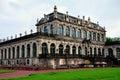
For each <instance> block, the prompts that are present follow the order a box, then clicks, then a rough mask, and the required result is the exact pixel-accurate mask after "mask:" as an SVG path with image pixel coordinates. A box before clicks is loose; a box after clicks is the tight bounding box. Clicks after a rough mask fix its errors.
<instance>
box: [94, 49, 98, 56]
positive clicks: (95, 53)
mask: <svg viewBox="0 0 120 80" xmlns="http://www.w3.org/2000/svg"><path fill="white" fill-rule="evenodd" d="M96 55H97V52H96V48H94V56H96Z"/></svg>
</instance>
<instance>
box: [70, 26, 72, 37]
mask: <svg viewBox="0 0 120 80" xmlns="http://www.w3.org/2000/svg"><path fill="white" fill-rule="evenodd" d="M69 29H70V37H72V27H71V26H70V27H69Z"/></svg>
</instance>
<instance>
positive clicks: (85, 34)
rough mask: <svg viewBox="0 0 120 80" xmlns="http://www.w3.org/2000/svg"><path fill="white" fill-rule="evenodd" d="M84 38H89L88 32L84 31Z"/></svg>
mask: <svg viewBox="0 0 120 80" xmlns="http://www.w3.org/2000/svg"><path fill="white" fill-rule="evenodd" d="M84 39H87V32H86V31H84Z"/></svg>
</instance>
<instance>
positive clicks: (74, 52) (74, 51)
mask: <svg viewBox="0 0 120 80" xmlns="http://www.w3.org/2000/svg"><path fill="white" fill-rule="evenodd" d="M72 53H73V55H74V54H76V47H75V46H73V47H72Z"/></svg>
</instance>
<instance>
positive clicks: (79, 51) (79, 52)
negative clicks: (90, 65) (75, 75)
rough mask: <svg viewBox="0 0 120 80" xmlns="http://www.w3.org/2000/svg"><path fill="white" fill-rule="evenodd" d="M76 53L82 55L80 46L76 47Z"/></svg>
mask: <svg viewBox="0 0 120 80" xmlns="http://www.w3.org/2000/svg"><path fill="white" fill-rule="evenodd" d="M78 55H82V49H81V47H80V46H79V47H78Z"/></svg>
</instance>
